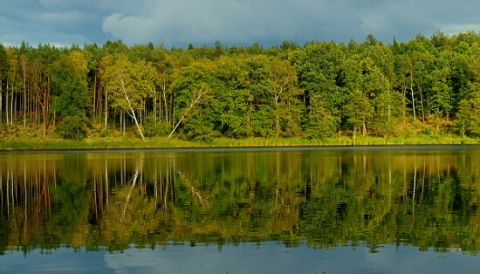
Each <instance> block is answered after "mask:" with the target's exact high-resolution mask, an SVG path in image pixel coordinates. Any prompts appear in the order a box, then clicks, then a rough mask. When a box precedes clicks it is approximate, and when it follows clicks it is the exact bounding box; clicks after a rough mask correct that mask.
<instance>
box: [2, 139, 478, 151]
mask: <svg viewBox="0 0 480 274" xmlns="http://www.w3.org/2000/svg"><path fill="white" fill-rule="evenodd" d="M479 143H480V140H479V139H472V138H466V139H463V138H461V137H459V136H430V135H417V136H413V137H408V138H395V137H392V138H380V137H370V136H365V137H363V136H360V137H357V139H356V140H355V141H354V140H353V139H352V138H350V137H345V136H344V137H338V138H325V139H315V140H313V139H305V138H289V139H285V138H247V139H238V140H237V139H227V138H218V139H214V140H212V141H211V142H191V141H183V140H177V139H172V140H166V139H165V138H161V137H157V138H150V139H147V141H146V142H142V140H141V139H137V138H121V137H116V138H115V137H105V138H90V139H85V140H83V141H73V140H65V139H61V138H52V137H48V138H43V137H30V138H28V137H18V138H11V139H10V138H9V139H5V138H4V139H0V150H55V149H128V148H192V147H282V146H338V145H341V146H345V145H347V146H350V145H426V144H431V145H434V144H438V145H440V144H479Z"/></svg>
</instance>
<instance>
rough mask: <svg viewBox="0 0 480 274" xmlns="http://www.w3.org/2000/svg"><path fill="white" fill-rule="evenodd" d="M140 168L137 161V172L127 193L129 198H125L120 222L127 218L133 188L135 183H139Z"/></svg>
mask: <svg viewBox="0 0 480 274" xmlns="http://www.w3.org/2000/svg"><path fill="white" fill-rule="evenodd" d="M139 169H140V168H139V164H138V163H137V166H136V167H135V174H134V175H133V178H132V186H131V187H130V190H129V191H128V194H127V198H126V199H125V207H124V208H123V212H122V217H121V218H120V222H123V220H124V219H125V214H126V212H127V205H128V202H129V201H130V197H131V196H132V192H133V189H134V188H135V185H136V184H137V178H138V173H139V172H140V171H139Z"/></svg>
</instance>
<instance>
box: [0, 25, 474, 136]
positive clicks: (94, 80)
mask: <svg viewBox="0 0 480 274" xmlns="http://www.w3.org/2000/svg"><path fill="white" fill-rule="evenodd" d="M414 135H426V136H429V135H432V136H450V135H454V136H459V137H463V138H466V137H470V138H477V137H479V136H480V33H479V32H466V33H460V34H458V35H447V34H445V33H443V32H440V31H437V32H435V33H433V34H432V35H431V36H430V37H425V36H423V35H421V34H418V35H417V36H416V37H415V38H414V39H411V40H409V41H406V42H398V41H396V40H393V42H392V43H391V44H385V43H383V42H380V41H378V40H377V39H376V38H375V37H374V36H373V35H369V36H367V37H366V39H365V41H363V42H356V41H353V40H352V41H350V42H349V43H348V44H345V43H334V42H318V41H312V42H309V43H306V44H305V45H303V46H301V45H298V44H296V43H295V42H291V41H285V42H283V43H282V44H281V45H278V46H273V47H270V48H263V47H262V46H260V45H258V44H253V45H251V46H229V47H226V46H223V45H222V44H221V43H220V42H216V43H215V45H213V46H206V45H204V46H200V47H196V46H193V45H189V46H188V48H171V49H169V50H168V49H166V48H165V47H164V46H163V44H160V45H158V46H154V45H153V44H151V43H150V44H147V45H135V46H128V45H126V44H124V43H123V42H122V41H120V40H119V41H107V42H106V43H105V44H104V45H103V46H99V45H97V44H86V45H83V46H79V45H72V46H71V47H69V48H68V47H56V46H54V45H50V44H40V45H38V46H36V47H33V46H30V45H29V44H27V43H25V42H24V43H22V45H20V46H5V45H2V44H0V138H2V139H3V140H5V139H8V138H14V137H18V136H29V137H35V138H47V137H52V138H65V139H74V140H82V139H85V138H103V137H114V138H117V137H118V138H135V139H140V138H141V139H142V140H144V141H145V140H146V139H148V138H153V137H162V138H165V139H170V138H175V139H181V140H192V141H202V142H208V141H211V140H213V139H215V138H229V139H245V138H255V137H258V138H306V139H322V138H336V137H341V136H348V137H350V138H352V139H353V140H355V138H357V137H358V136H375V137H380V138H389V137H397V138H408V137H410V136H414Z"/></svg>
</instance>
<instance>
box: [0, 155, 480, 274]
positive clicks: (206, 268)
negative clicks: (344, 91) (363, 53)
mask: <svg viewBox="0 0 480 274" xmlns="http://www.w3.org/2000/svg"><path fill="white" fill-rule="evenodd" d="M479 180H480V147H479V146H396V147H383V146H378V147H377V146H374V147H322V148H263V149H252V148H237V149H171V150H114V151H45V152H42V151H35V152H33V151H28V152H27V151H24V152H1V153H0V272H2V273H3V272H5V273H91V272H100V273H132V272H134V273H406V272H407V273H425V272H431V271H434V272H435V273H451V272H461V273H476V272H480V261H479V260H478V257H477V256H478V252H479V245H480V215H479V209H478V206H479V202H480V201H479V200H480V181H479Z"/></svg>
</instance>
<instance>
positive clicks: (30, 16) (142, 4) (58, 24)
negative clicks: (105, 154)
mask: <svg viewBox="0 0 480 274" xmlns="http://www.w3.org/2000/svg"><path fill="white" fill-rule="evenodd" d="M2 2H3V3H2V4H1V9H0V42H1V43H3V44H5V45H19V44H21V42H22V41H25V42H28V43H29V44H31V45H34V46H35V45H37V44H38V43H50V44H54V45H60V46H70V45H72V44H79V45H83V44H86V43H87V44H91V43H98V44H103V43H104V42H105V41H107V40H117V39H121V40H122V41H124V42H125V43H127V44H129V45H134V44H146V43H149V42H152V43H153V44H155V45H157V44H159V43H164V44H165V46H166V47H171V46H175V47H185V46H186V45H188V44H190V43H192V44H194V45H200V46H201V45H204V44H207V45H213V44H214V43H215V41H220V42H221V43H222V44H224V45H251V44H253V43H255V42H257V43H259V44H261V45H262V46H265V47H269V46H271V45H278V44H281V43H282V41H285V40H290V41H294V42H297V43H299V44H301V45H303V44H304V43H305V42H308V41H312V40H315V41H334V42H345V43H347V42H348V41H349V40H350V39H354V40H356V41H363V40H364V39H365V37H366V36H367V35H368V34H373V35H374V36H375V37H376V38H377V39H378V40H381V41H384V42H386V43H391V42H392V41H393V38H396V39H397V40H399V41H406V40H409V39H413V38H414V37H415V36H416V35H417V34H418V33H421V34H423V35H425V36H430V35H431V34H432V33H433V32H435V31H442V32H444V33H446V34H449V35H452V34H456V33H459V32H466V31H479V30H480V13H479V12H478V11H479V10H480V1H471V0H457V1H450V0H449V1H446V0H362V1H360V0H295V1H293V0H200V1H199V0H175V1H172V0H4V1H2Z"/></svg>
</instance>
